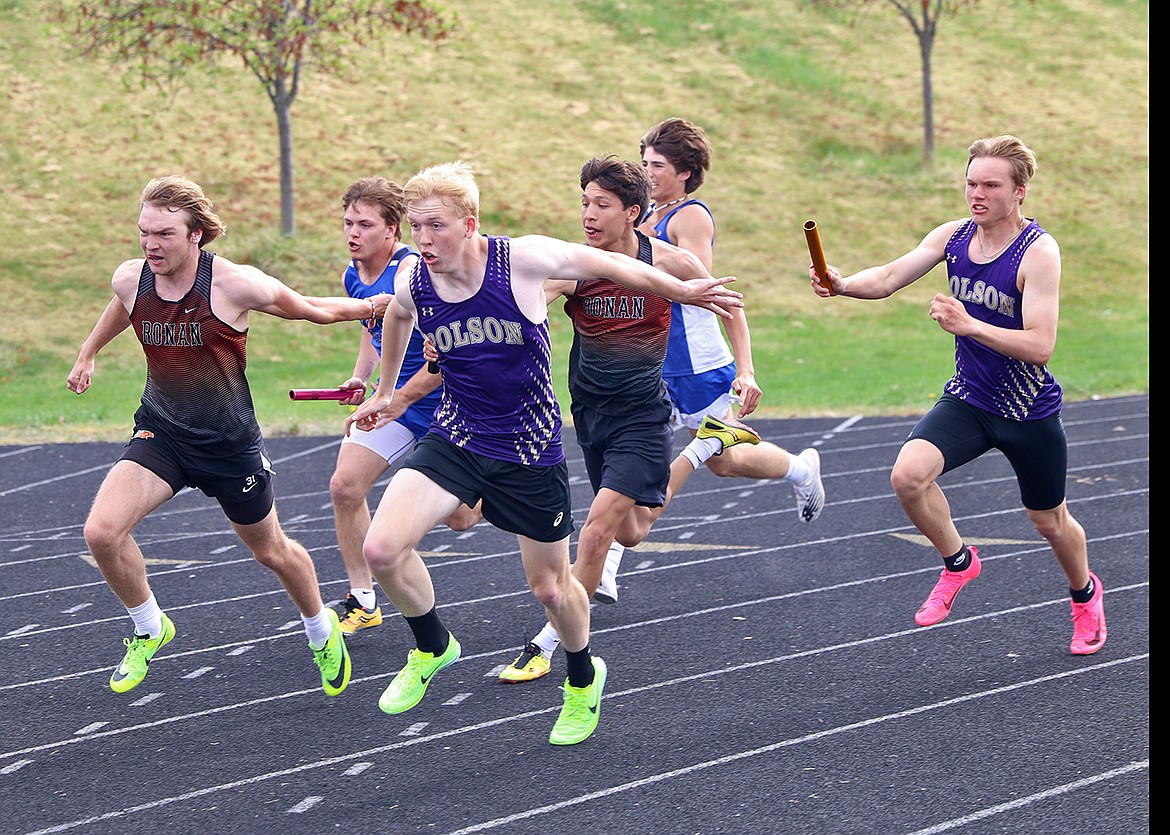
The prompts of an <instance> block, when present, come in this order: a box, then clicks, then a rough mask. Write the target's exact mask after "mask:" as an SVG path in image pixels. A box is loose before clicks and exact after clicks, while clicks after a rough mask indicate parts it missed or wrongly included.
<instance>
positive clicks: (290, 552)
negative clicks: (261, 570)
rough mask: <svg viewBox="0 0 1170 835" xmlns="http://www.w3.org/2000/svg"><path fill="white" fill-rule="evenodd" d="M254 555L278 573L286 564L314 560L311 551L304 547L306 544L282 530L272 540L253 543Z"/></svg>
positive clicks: (257, 560) (266, 566)
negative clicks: (303, 544)
mask: <svg viewBox="0 0 1170 835" xmlns="http://www.w3.org/2000/svg"><path fill="white" fill-rule="evenodd" d="M252 556H253V557H255V559H256V562H258V563H260V564H261V565H262V566H264V567H265V568H267V569H268V570H269V571H274V572H276V573H277V574H280V573H281V572H282V571H283V570H284V569H285V567H286V566H288V565H290V564H292V563H295V562H297V561H298V560H300V561H303V560H308V561H310V562H311V561H312V558H311V557H310V556H309V552H308V551H306V550H305V549H304V546H302V545H301V544H300V543H299V542H297V541H296V540H295V539H292V538H290V537H289V536H288V535H287V534H285V533H284V532H283V531H280V532H279V533H278V534H277V535H276V536H275V537H274V538H272V539H271V540H265V541H264V542H262V543H256V544H253V545H252Z"/></svg>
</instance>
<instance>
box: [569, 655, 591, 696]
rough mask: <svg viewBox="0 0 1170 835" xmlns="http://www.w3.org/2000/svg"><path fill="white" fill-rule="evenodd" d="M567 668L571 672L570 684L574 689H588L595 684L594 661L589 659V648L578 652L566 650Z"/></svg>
mask: <svg viewBox="0 0 1170 835" xmlns="http://www.w3.org/2000/svg"><path fill="white" fill-rule="evenodd" d="M565 666H566V667H567V668H568V671H569V684H570V685H571V686H573V687H588V686H589V685H590V684H592V683H593V660H592V659H591V658H590V657H589V646H588V645H586V646H585V649H583V650H579V651H578V652H569V651H568V650H565Z"/></svg>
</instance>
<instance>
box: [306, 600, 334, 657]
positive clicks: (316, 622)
mask: <svg viewBox="0 0 1170 835" xmlns="http://www.w3.org/2000/svg"><path fill="white" fill-rule="evenodd" d="M301 623H303V624H304V625H305V634H306V635H308V636H309V646H310V647H312V648H313V649H321V647H323V646H325V642H326V641H328V640H329V635H330V634H331V633H332V632H333V624H332V623H331V622H330V621H329V615H328V614H327V613H326V610H325V608H324V607H322V609H321V611H320V612H318V613H317V614H315V615H313V617H311V618H307V617H305V616H304V615H301Z"/></svg>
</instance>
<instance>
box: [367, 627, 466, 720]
mask: <svg viewBox="0 0 1170 835" xmlns="http://www.w3.org/2000/svg"><path fill="white" fill-rule="evenodd" d="M461 651H462V650H461V649H460V647H459V642H458V641H456V640H455V636H454V635H452V634H451V633H450V632H448V633H447V649H446V651H445V652H444V653H443V654H442V655H435V654H434V653H432V652H423V651H422V650H419V649H417V648H416V649H412V650H411V651H410V652H409V653H408V654H407V656H406V666H405V667H403V668H402V669H401V670H399V671H398V675H396V676H394V681H392V682H390V686H389V687H387V688H386V689H385V690H383V691H382V696H381V698H379V699H378V707H380V708H381V709H382V712H383V713H402V712H403V711H407V710H410V709H411V708H412V707H414V706H415V705H416V704H418V703H419V702H421V701H422V697H423V696H424V695H425V694H426V692H427V685H428V684H430V683H431V679H432V678H433V677H434V675H435V673H437V672H439V670H441V669H443V668H444V667H450V666H451V665H452V664H454V663H455V662H456V661H458V660H459V653H460V652H461Z"/></svg>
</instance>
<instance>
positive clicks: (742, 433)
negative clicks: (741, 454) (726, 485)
mask: <svg viewBox="0 0 1170 835" xmlns="http://www.w3.org/2000/svg"><path fill="white" fill-rule="evenodd" d="M695 437H697V438H718V439H719V442H720V443H721V444H723V449H721V450H719V452H718V453H717V454H718V455H722V454H723V450H724V449H727V448H728V447H733V446H735V445H736V444H758V443H759V442H760V436H759V434H757V432H756V430H754V429H752V428H751V427H750V426H748V425H746V424H743V423H740V422H739V421H738V420H726V421H723V420H720V419H719V418H717V417H715V416H714V415H705V416H704V417H703V422H702V423H701V424H699V431H698V432H697V433H696V435H695Z"/></svg>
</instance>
